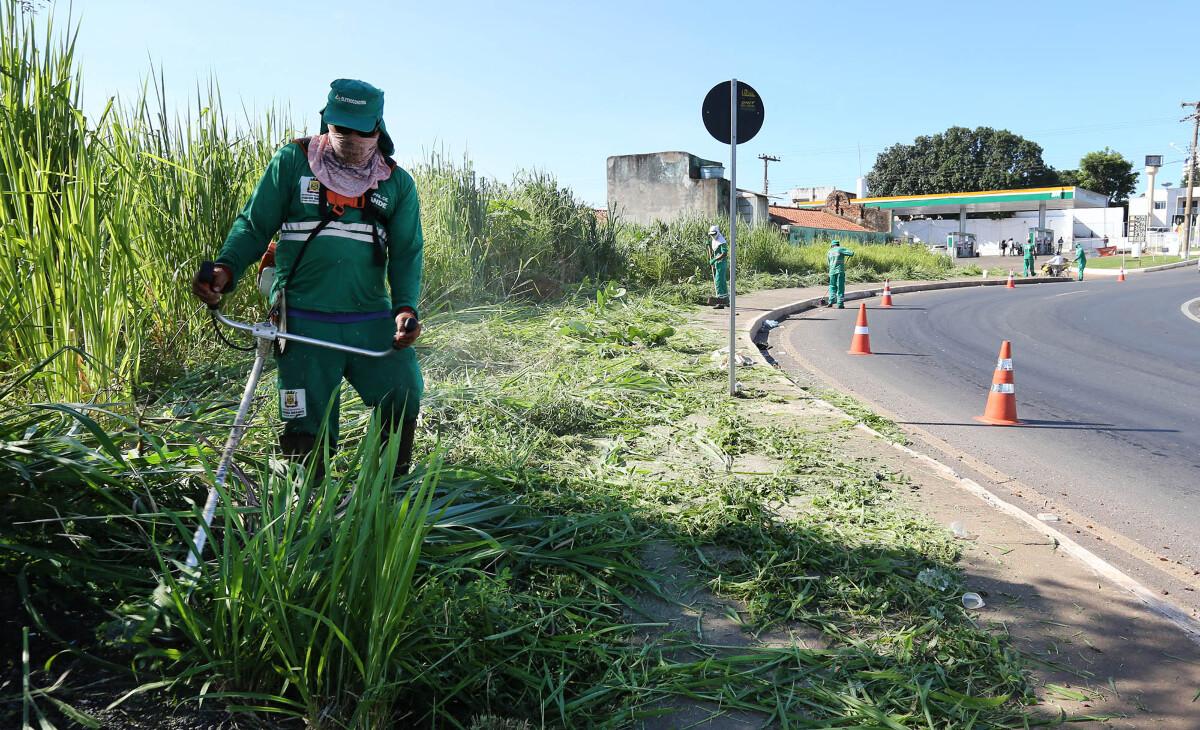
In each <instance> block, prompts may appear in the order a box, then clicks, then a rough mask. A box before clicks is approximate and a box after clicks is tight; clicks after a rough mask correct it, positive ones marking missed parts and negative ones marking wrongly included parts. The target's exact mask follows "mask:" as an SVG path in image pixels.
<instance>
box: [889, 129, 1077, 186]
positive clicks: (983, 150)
mask: <svg viewBox="0 0 1200 730" xmlns="http://www.w3.org/2000/svg"><path fill="white" fill-rule="evenodd" d="M1057 182H1058V173H1057V172H1055V170H1054V168H1053V167H1050V166H1049V165H1047V164H1046V163H1045V161H1043V160H1042V148H1041V145H1038V144H1037V143H1035V142H1031V141H1029V140H1027V139H1025V138H1024V137H1020V136H1018V135H1016V134H1013V133H1012V132H1009V131H1008V130H1005V129H992V128H991V127H976V128H975V129H967V128H966V127H951V128H949V129H947V130H946V131H945V132H941V133H940V134H935V135H931V136H921V137H917V138H916V139H915V140H913V143H912V144H896V145H892V146H891V147H889V148H888V149H886V150H884V151H883V152H882V153H880V154H879V156H878V157H876V158H875V166H874V167H873V168H872V169H871V172H870V173H868V174H867V185H868V186H869V187H870V190H871V194H872V195H923V194H928V193H961V192H969V191H972V190H1003V189H1011V188H1031V187H1038V186H1040V185H1053V184H1056V183H1057Z"/></svg>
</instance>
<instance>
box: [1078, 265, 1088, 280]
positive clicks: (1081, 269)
mask: <svg viewBox="0 0 1200 730" xmlns="http://www.w3.org/2000/svg"><path fill="white" fill-rule="evenodd" d="M1086 268H1087V262H1086V261H1080V262H1079V278H1078V279H1076V281H1083V270H1084V269H1086Z"/></svg>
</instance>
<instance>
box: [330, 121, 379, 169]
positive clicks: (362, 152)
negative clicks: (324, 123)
mask: <svg viewBox="0 0 1200 730" xmlns="http://www.w3.org/2000/svg"><path fill="white" fill-rule="evenodd" d="M329 144H330V145H331V146H332V147H333V154H334V156H335V157H337V159H338V162H341V163H342V164H343V165H345V166H347V167H362V166H364V165H366V164H367V161H368V160H370V159H371V155H372V154H373V153H374V152H375V150H377V149H378V148H379V133H378V132H376V133H375V134H373V135H371V136H370V137H360V136H358V135H357V134H353V133H348V132H342V131H340V130H339V131H337V132H335V131H333V130H330V131H329Z"/></svg>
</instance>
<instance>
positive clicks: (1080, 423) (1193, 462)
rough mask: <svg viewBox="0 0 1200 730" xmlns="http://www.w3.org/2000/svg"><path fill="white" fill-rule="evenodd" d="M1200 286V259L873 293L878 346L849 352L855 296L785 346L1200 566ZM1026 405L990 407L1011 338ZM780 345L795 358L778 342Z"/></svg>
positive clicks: (788, 330) (1020, 399)
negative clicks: (1011, 413) (1073, 277)
mask: <svg viewBox="0 0 1200 730" xmlns="http://www.w3.org/2000/svg"><path fill="white" fill-rule="evenodd" d="M1196 297H1200V275H1197V273H1196V271H1195V270H1194V269H1192V268H1190V267H1189V268H1186V269H1180V270H1175V271H1165V272H1160V273H1154V274H1142V275H1136V276H1131V277H1130V279H1129V280H1128V281H1126V282H1123V283H1119V282H1116V281H1115V280H1096V281H1087V282H1078V283H1076V282H1071V283H1067V284H1045V285H1027V286H1020V287H1018V288H1017V289H1015V290H1010V289H1005V288H1003V287H979V288H975V287H972V288H969V289H956V290H946V291H933V292H921V293H914V294H904V295H896V296H895V303H896V305H897V306H896V307H894V308H892V309H881V308H879V300H878V299H870V300H868V305H867V306H868V315H869V325H870V335H871V347H872V349H873V350H874V352H875V353H876V354H875V355H874V356H871V357H855V356H850V355H847V354H846V350H847V349H848V347H849V345H850V339H851V335H852V332H853V327H854V318H855V317H856V315H857V309H858V306H857V305H858V303H857V302H854V303H852V304H851V303H848V304H847V305H846V309H844V310H837V309H819V310H814V311H811V312H809V313H806V314H804V315H801V316H799V317H797V318H794V319H792V320H789V321H788V322H787V323H786V324H785V325H784V328H783V330H782V336H783V337H784V338H786V340H787V342H786V345H787V349H790V350H793V351H794V352H795V353H798V354H799V356H800V358H802V359H804V360H807V362H808V363H809V364H810V365H811V366H813V367H815V368H816V369H817V370H818V371H819V372H821V373H824V374H826V375H828V376H829V377H830V378H832V379H833V380H835V381H836V382H837V383H838V384H839V385H842V386H844V387H846V388H847V389H849V390H850V391H852V392H853V393H854V394H855V395H857V396H859V397H860V398H861V399H863V400H865V401H867V402H868V403H872V404H875V405H876V406H878V407H881V408H882V409H884V410H885V411H886V412H890V413H891V414H893V415H895V416H896V417H898V419H899V420H900V422H901V423H907V424H912V425H914V426H919V427H920V428H921V429H924V430H925V431H928V432H930V433H932V434H933V435H934V436H936V437H938V438H940V439H942V440H944V441H947V442H949V443H950V444H952V445H953V446H954V447H956V448H957V449H960V450H961V451H962V452H964V453H968V454H971V455H972V456H974V457H976V458H978V459H980V460H982V461H984V462H986V463H987V464H989V465H991V466H992V467H994V468H996V469H999V470H1001V471H1002V472H1005V473H1007V474H1008V475H1011V476H1013V477H1015V478H1016V479H1018V480H1020V481H1021V482H1024V483H1025V484H1027V485H1029V486H1031V487H1033V488H1035V489H1038V490H1039V491H1041V492H1042V494H1047V495H1053V496H1054V497H1055V498H1056V499H1059V500H1061V501H1062V502H1063V503H1065V504H1066V505H1067V506H1069V507H1070V508H1071V509H1073V510H1075V511H1076V512H1078V513H1079V514H1082V515H1084V516H1086V517H1088V518H1090V519H1094V520H1096V521H1098V522H1099V523H1100V524H1102V525H1103V526H1104V527H1106V528H1107V529H1109V530H1113V531H1115V532H1117V533H1119V534H1121V535H1124V536H1126V537H1129V538H1131V539H1133V540H1135V541H1137V542H1138V543H1140V544H1141V545H1142V546H1144V547H1146V548H1147V549H1148V550H1150V551H1152V552H1155V553H1157V554H1160V555H1166V556H1170V558H1171V560H1172V561H1180V562H1181V563H1183V564H1184V565H1189V566H1193V567H1196V568H1200V529H1198V525H1200V323H1198V322H1196V321H1194V320H1192V319H1190V318H1189V317H1187V316H1186V315H1185V313H1184V310H1183V309H1181V307H1182V305H1183V304H1184V303H1185V302H1188V301H1189V300H1192V299H1194V298H1196ZM1005 339H1007V340H1010V341H1011V342H1012V356H1013V364H1014V375H1015V380H1016V395H1017V403H1018V408H1017V411H1018V416H1019V418H1020V419H1021V420H1022V421H1024V422H1025V423H1024V425H1022V426H1015V427H997V426H986V425H983V424H980V423H978V422H976V421H974V420H973V417H974V416H977V415H981V414H982V413H983V409H984V404H985V402H986V400H987V393H988V389H989V386H990V384H991V379H992V373H993V368H994V367H995V363H996V356H997V354H998V352H999V349H1000V343H1001V340H1005ZM773 352H774V354H776V356H777V357H780V356H784V357H786V354H785V353H781V352H779V351H778V350H775V351H773Z"/></svg>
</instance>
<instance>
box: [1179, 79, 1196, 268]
mask: <svg viewBox="0 0 1200 730" xmlns="http://www.w3.org/2000/svg"><path fill="white" fill-rule="evenodd" d="M1179 106H1184V107H1187V106H1190V107H1191V108H1192V113H1191V114H1189V115H1187V116H1186V117H1184V118H1183V119H1180V120H1179V121H1181V122H1186V121H1187V120H1189V119H1191V120H1192V147H1191V154H1190V155H1189V157H1188V161H1187V163H1186V164H1187V173H1188V186H1187V201H1186V202H1185V203H1184V209H1183V257H1184V258H1185V259H1186V258H1187V256H1188V254H1189V253H1191V249H1192V191H1193V190H1194V189H1195V186H1196V162H1197V155H1196V142H1197V141H1198V140H1197V137H1200V101H1185V102H1183V103H1181V104H1180V105H1179ZM1197 266H1200V264H1197Z"/></svg>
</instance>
